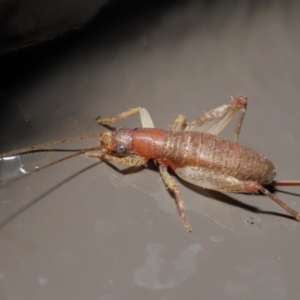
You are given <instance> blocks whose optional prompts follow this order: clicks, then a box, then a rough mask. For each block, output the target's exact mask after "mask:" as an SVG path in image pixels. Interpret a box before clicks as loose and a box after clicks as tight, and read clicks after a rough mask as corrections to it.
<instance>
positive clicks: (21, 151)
mask: <svg viewBox="0 0 300 300" xmlns="http://www.w3.org/2000/svg"><path fill="white" fill-rule="evenodd" d="M101 137H102V133H93V134H89V135H83V136H78V137H74V138H68V139H62V140H57V141H52V142H48V143H44V144H39V145H35V146H31V147H26V148H22V149H19V150H14V151H10V152H6V153H3V154H0V160H2V159H3V158H6V157H11V156H15V155H19V154H24V153H31V152H37V151H40V150H41V151H43V150H44V151H57V149H45V148H46V147H51V146H54V145H57V144H62V143H69V142H74V141H79V140H86V139H93V138H100V139H101ZM99 149H100V148H99V146H97V147H92V148H86V149H83V150H79V151H77V152H76V153H73V154H71V155H68V156H65V157H62V158H60V159H58V160H55V161H53V162H50V163H48V164H46V165H43V166H41V167H39V168H36V169H34V170H32V171H29V172H27V173H26V174H23V175H22V176H19V177H17V178H15V179H12V180H10V181H8V182H6V183H4V184H3V185H2V186H1V188H4V187H7V186H8V185H10V184H12V183H15V182H16V181H18V180H20V179H23V178H24V177H27V176H29V175H32V174H34V173H37V172H39V171H41V170H44V169H46V168H48V167H51V166H53V165H55V164H57V163H60V162H62V161H64V160H67V159H70V158H73V157H75V156H78V155H81V154H84V153H86V152H89V151H95V150H99ZM63 151H65V150H63Z"/></svg>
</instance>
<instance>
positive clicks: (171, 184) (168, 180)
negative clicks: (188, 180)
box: [159, 165, 192, 232]
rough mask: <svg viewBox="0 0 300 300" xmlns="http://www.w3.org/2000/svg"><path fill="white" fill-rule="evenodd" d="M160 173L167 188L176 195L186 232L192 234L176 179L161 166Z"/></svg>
mask: <svg viewBox="0 0 300 300" xmlns="http://www.w3.org/2000/svg"><path fill="white" fill-rule="evenodd" d="M159 172H160V175H161V177H162V179H163V181H164V183H165V184H166V186H167V188H169V189H170V190H171V191H172V192H173V193H174V195H175V200H176V204H177V209H178V212H179V215H180V218H181V220H182V222H183V224H184V227H185V228H186V230H187V231H188V232H191V231H192V228H191V226H190V224H189V223H188V221H187V219H186V216H185V209H184V206H183V201H182V199H181V196H180V192H179V189H178V185H177V183H176V182H175V180H174V178H173V177H172V176H171V175H170V174H169V173H168V170H167V167H165V166H163V165H160V166H159Z"/></svg>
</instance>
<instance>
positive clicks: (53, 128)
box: [0, 1, 300, 300]
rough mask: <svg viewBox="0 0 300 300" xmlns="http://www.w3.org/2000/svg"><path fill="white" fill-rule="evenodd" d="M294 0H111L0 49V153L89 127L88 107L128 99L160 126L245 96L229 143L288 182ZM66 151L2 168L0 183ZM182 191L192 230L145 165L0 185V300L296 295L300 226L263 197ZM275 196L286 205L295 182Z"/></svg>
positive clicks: (74, 163)
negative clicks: (80, 23)
mask: <svg viewBox="0 0 300 300" xmlns="http://www.w3.org/2000/svg"><path fill="white" fill-rule="evenodd" d="M299 6H300V5H299V2H296V1H294V2H293V1H266V2H263V3H262V2H260V1H226V4H225V1H202V2H201V1H187V2H185V1H178V2H174V3H172V2H163V4H160V5H158V4H157V3H150V1H149V3H148V2H144V4H138V3H132V2H128V3H127V4H126V5H125V4H123V5H121V4H120V3H119V5H116V6H112V7H110V8H109V9H107V10H105V11H104V12H103V13H102V14H100V15H99V16H98V18H97V19H95V20H94V21H93V22H92V23H90V24H89V25H88V26H87V27H86V28H85V29H83V30H81V31H78V32H75V33H69V34H67V35H65V36H64V37H63V38H58V39H55V40H54V41H52V42H48V43H46V44H42V45H39V46H37V47H34V48H27V49H25V50H22V51H18V52H14V53H11V54H8V55H5V56H2V57H1V58H0V63H1V72H2V75H3V79H2V81H1V90H0V93H1V95H0V97H1V119H0V122H1V126H0V133H1V135H0V139H1V140H0V152H1V153H2V152H6V151H9V150H12V149H18V148H22V147H25V146H31V145H35V144H39V143H43V142H47V141H51V140H57V139H61V138H67V137H75V136H78V135H83V134H89V133H93V132H103V131H105V130H106V129H105V128H102V127H101V126H99V125H98V124H97V122H96V121H95V117H96V116H97V115H99V114H100V115H101V116H104V117H106V116H107V117H109V116H113V115H115V114H118V113H120V112H122V111H125V110H127V109H128V108H132V107H135V106H143V107H146V108H147V109H148V110H149V112H150V114H151V115H152V118H153V121H154V123H155V125H156V126H157V127H162V128H166V129H167V128H169V127H170V125H171V124H172V122H173V120H174V118H175V117H176V116H177V115H178V114H179V113H182V114H184V115H186V116H187V118H188V120H194V119H195V118H196V117H198V116H199V115H201V114H202V113H203V112H205V111H208V110H210V109H212V108H215V107H217V106H220V105H222V104H224V103H227V102H228V101H229V100H230V96H231V95H233V96H235V95H238V94H245V95H247V96H248V97H249V107H248V110H247V115H246V118H245V121H244V125H243V128H242V133H241V139H240V142H241V143H243V144H245V145H247V146H250V147H252V148H254V149H256V150H257V151H259V152H261V153H263V154H265V155H267V156H268V157H269V158H270V159H271V160H272V161H273V162H274V164H275V165H276V167H277V168H278V176H277V178H278V179H299V178H300V176H299V169H300V163H299V153H300V142H299V113H300V104H299V79H300V75H299V74H300V73H299V67H300V61H299V57H298V56H299V54H298V53H299V50H300V44H299V42H300V38H299V30H298V29H299V25H300V24H299V22H300V21H299V20H300V19H299V11H300V10H299V8H300V7H299ZM134 9H135V10H134ZM139 125H140V123H139V119H138V117H132V118H130V119H127V120H124V121H122V122H120V123H119V124H117V126H128V127H137V126H139ZM225 134H226V135H228V136H230V130H228V131H227V132H226V133H225ZM97 144H98V141H97V140H87V141H85V142H80V143H73V144H71V145H69V144H65V145H62V146H61V147H64V148H68V149H70V148H76V149H78V148H84V147H90V146H93V145H97ZM64 155H66V153H57V152H55V153H52V152H47V153H35V154H30V155H22V156H20V157H17V158H15V159H14V160H10V161H1V162H0V163H1V165H0V168H1V179H2V182H4V181H8V180H10V179H13V178H16V177H17V176H19V175H20V174H21V173H22V172H24V171H29V170H31V169H33V168H34V167H35V166H41V165H43V164H46V163H48V162H50V161H53V160H55V159H57V158H59V157H62V156H64ZM177 180H178V179H177ZM180 190H181V192H182V197H183V199H184V201H185V206H186V210H187V217H188V220H189V221H190V223H191V225H192V227H193V232H192V233H191V234H188V233H187V232H186V231H185V230H184V228H183V226H182V224H181V222H180V220H179V217H178V213H177V210H176V206H175V204H174V199H173V198H172V196H171V195H170V194H169V193H168V191H167V190H166V188H165V186H164V184H163V182H162V180H161V178H160V176H159V174H158V172H157V170H156V167H155V166H154V165H152V164H149V168H147V169H141V170H138V171H137V172H132V173H128V174H122V173H120V172H118V171H117V170H116V169H113V168H111V167H110V166H108V165H106V164H104V163H98V161H97V160H94V159H90V158H86V157H84V156H83V157H77V158H74V159H71V160H68V161H65V162H64V163H61V164H58V165H55V166H53V167H52V168H48V169H46V170H44V171H42V172H39V173H37V174H35V175H32V176H28V177H26V178H24V179H23V180H20V181H17V182H15V183H14V184H12V185H9V186H6V187H4V188H2V189H1V191H0V199H1V200H0V207H1V208H0V217H1V219H0V220H1V229H0V243H1V247H0V298H1V299H101V300H109V299H161V300H166V299H172V300H175V299H183V298H185V299H276V300H277V299H292V298H295V297H297V296H298V295H299V292H300V287H299V275H300V266H299V250H300V239H299V236H300V227H299V224H297V223H296V222H295V221H294V220H292V219H291V218H290V217H289V216H287V215H286V214H285V212H284V211H282V210H281V209H280V208H279V207H277V206H276V205H275V204H273V203H272V201H271V200H269V199H267V198H266V197H264V196H261V195H258V196H252V195H239V194H237V195H233V194H228V195H225V194H224V195H223V194H219V193H215V192H209V191H204V190H202V189H201V188H197V187H194V186H192V185H189V184H188V183H185V182H183V181H180ZM281 190H282V191H290V192H292V193H295V194H296V195H293V194H285V193H281V192H278V193H276V194H277V195H278V196H279V197H280V198H281V199H282V200H284V201H286V202H287V203H288V204H289V205H291V206H292V207H294V208H295V209H296V210H300V204H299V195H298V194H299V193H300V190H299V188H294V189H283V188H282V189H281Z"/></svg>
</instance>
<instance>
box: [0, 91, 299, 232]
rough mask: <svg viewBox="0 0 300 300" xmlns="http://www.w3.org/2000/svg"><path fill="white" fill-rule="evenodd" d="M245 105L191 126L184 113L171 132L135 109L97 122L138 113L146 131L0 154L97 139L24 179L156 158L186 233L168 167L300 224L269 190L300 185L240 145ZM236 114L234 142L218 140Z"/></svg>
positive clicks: (243, 100) (240, 102) (240, 101)
mask: <svg viewBox="0 0 300 300" xmlns="http://www.w3.org/2000/svg"><path fill="white" fill-rule="evenodd" d="M247 104H248V99H247V97H245V96H238V97H235V98H231V101H230V102H229V103H227V104H224V105H222V106H220V107H218V108H215V109H213V110H211V111H209V112H207V113H205V114H203V115H201V116H200V117H199V118H198V119H196V120H195V121H193V122H191V123H187V121H186V117H185V116H184V115H182V114H180V115H178V117H177V118H176V119H175V121H174V124H173V126H172V128H171V130H164V129H160V128H155V127H154V124H153V121H152V119H151V117H150V115H149V113H148V111H147V110H146V109H145V108H142V107H136V108H133V109H130V110H128V111H126V112H123V113H121V114H119V115H117V116H115V117H112V118H101V117H97V121H98V122H99V124H101V125H109V124H113V123H115V122H117V121H119V120H121V119H125V118H128V117H130V116H132V115H134V114H138V113H139V115H140V118H141V123H142V127H139V128H135V129H129V128H117V129H116V130H112V131H106V132H103V133H95V134H90V135H85V136H80V137H75V138H68V139H64V140H59V141H53V142H48V143H44V144H40V145H36V146H32V147H27V148H23V149H19V150H15V151H10V152H7V153H4V154H1V155H0V159H3V158H6V157H11V156H16V155H20V154H24V153H30V152H36V151H41V150H43V149H46V148H48V147H53V146H54V145H57V144H61V143H67V142H72V141H76V140H85V139H92V138H99V139H100V146H97V147H93V148H87V149H83V150H80V151H78V152H76V153H73V154H71V155H69V156H66V157H64V158H61V159H59V160H56V161H53V162H51V163H49V164H46V165H44V166H42V167H40V168H38V169H35V170H33V171H32V172H29V173H27V174H25V175H22V177H24V176H28V175H31V174H33V173H35V172H37V171H40V170H42V169H45V168H47V167H50V166H52V165H54V164H56V163H59V162H62V161H64V160H66V159H70V158H72V157H75V156H78V155H82V154H84V155H86V156H88V157H93V158H96V159H100V160H101V161H104V162H113V163H117V164H121V165H125V166H128V167H132V166H146V164H147V162H148V161H149V160H151V159H152V160H154V161H155V162H156V164H157V166H158V169H159V173H160V175H161V177H162V180H163V182H164V183H165V185H166V187H167V188H168V189H169V190H170V191H171V192H172V193H173V195H174V198H175V202H176V205H177V209H178V212H179V216H180V218H181V220H182V222H183V224H184V227H185V228H186V230H187V231H188V232H191V231H192V228H191V226H190V224H189V222H188V220H187V217H186V213H185V207H184V204H183V200H182V198H181V195H180V191H179V187H178V184H177V182H176V181H175V179H174V178H173V177H172V176H171V175H170V173H169V172H168V168H170V169H172V170H173V171H174V172H175V174H177V176H179V177H180V178H182V179H183V180H185V181H187V182H190V183H192V184H194V185H197V186H200V187H202V188H204V189H210V190H215V191H219V192H229V193H246V194H257V193H262V194H264V195H266V196H268V197H269V198H270V199H272V200H273V201H274V202H275V203H277V204H278V205H279V206H280V207H281V208H282V209H284V210H285V211H286V212H287V213H288V214H290V215H291V216H292V217H293V218H294V219H296V221H298V222H300V213H299V212H298V211H296V210H294V209H293V208H291V207H290V206H289V205H287V204H286V203H284V202H283V201H282V200H280V199H279V198H278V197H277V196H275V195H274V194H272V193H271V192H270V191H269V190H268V189H267V188H266V187H267V186H300V180H299V181H275V180H274V178H275V175H276V168H275V166H274V165H273V163H272V162H271V161H270V160H268V159H267V158H266V157H265V156H263V155H261V154H260V153H258V152H256V151H255V150H252V149H251V148H249V147H246V146H243V145H241V144H239V143H238V139H239V135H240V131H241V127H242V123H243V120H244V116H245V113H246V109H247ZM237 114H238V118H237V122H236V125H235V130H234V137H233V139H228V138H224V137H221V136H219V134H220V132H221V131H222V130H223V129H224V128H225V127H226V126H227V125H228V123H229V122H230V121H231V120H232V119H233V118H234V116H235V115H237ZM52 149H53V148H52ZM47 150H48V149H47Z"/></svg>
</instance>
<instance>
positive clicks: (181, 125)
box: [172, 115, 186, 131]
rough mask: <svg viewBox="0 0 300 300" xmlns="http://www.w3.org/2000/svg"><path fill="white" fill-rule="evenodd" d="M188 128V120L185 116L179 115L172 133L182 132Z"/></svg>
mask: <svg viewBox="0 0 300 300" xmlns="http://www.w3.org/2000/svg"><path fill="white" fill-rule="evenodd" d="M185 128H186V118H185V116H184V115H178V117H177V118H176V120H175V121H174V124H173V126H172V131H182V130H184V129H185Z"/></svg>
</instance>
